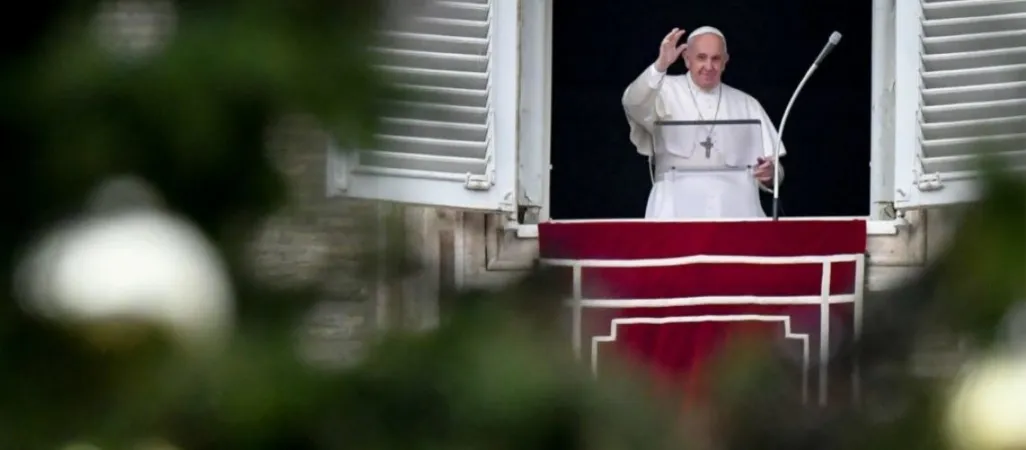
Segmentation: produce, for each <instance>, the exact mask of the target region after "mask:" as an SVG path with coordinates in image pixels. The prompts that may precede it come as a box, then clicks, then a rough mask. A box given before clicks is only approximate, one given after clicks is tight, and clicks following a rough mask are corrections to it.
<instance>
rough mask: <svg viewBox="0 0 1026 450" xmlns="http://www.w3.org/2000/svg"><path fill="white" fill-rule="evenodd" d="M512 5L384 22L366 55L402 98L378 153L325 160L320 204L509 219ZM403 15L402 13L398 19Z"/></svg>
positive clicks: (513, 122)
mask: <svg viewBox="0 0 1026 450" xmlns="http://www.w3.org/2000/svg"><path fill="white" fill-rule="evenodd" d="M517 4H518V2H517V1H515V0H510V1H507V0H449V1H445V0H428V1H426V2H417V3H414V4H411V6H413V5H418V6H417V7H416V9H414V10H413V11H412V12H404V11H398V12H399V13H400V14H407V16H406V17H402V18H401V19H399V20H397V21H393V22H391V23H389V25H388V26H387V27H386V28H387V29H384V30H382V35H381V39H380V44H379V45H378V46H377V47H376V48H375V50H376V51H377V52H379V53H380V54H381V56H382V60H383V61H384V63H383V64H382V65H381V69H382V71H383V72H384V74H385V75H386V76H388V77H390V79H391V80H393V81H394V82H395V83H396V84H397V87H399V88H400V90H401V91H402V94H401V96H400V97H397V98H392V99H386V100H388V105H389V108H387V110H388V113H387V114H386V116H385V117H384V119H383V126H382V128H381V129H380V130H379V134H378V141H379V145H378V147H379V148H374V149H365V150H361V151H355V152H349V154H339V153H338V152H335V151H332V153H331V155H330V157H329V158H330V159H329V172H328V190H329V195H343V196H349V197H357V198H368V199H375V200H385V201H394V202H402V203H412V204H420V205H429V206H440V207H451V208H461V209H472V210H483V211H515V202H516V198H515V196H514V194H513V192H514V189H515V187H516V173H517V172H516V170H517V167H516V164H517V156H516V149H517V99H518V92H517V89H518V67H517V64H518V54H517V39H518V34H517V33H518V24H517V20H518V19H517V12H518V8H517ZM408 9H409V8H407V10H408Z"/></svg>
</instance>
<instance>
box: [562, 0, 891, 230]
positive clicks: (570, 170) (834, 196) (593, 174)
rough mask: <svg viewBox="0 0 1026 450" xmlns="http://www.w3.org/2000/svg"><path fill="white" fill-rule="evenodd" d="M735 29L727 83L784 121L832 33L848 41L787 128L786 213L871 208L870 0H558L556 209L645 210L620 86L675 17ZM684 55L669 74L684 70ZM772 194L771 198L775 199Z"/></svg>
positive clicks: (622, 213) (641, 168)
mask: <svg viewBox="0 0 1026 450" xmlns="http://www.w3.org/2000/svg"><path fill="white" fill-rule="evenodd" d="M702 25H713V26H716V27H718V28H720V29H721V30H722V31H723V32H724V34H726V36H727V43H728V48H729V51H730V56H731V61H730V63H729V65H728V67H727V70H726V72H725V73H724V82H725V83H727V84H729V85H731V86H734V87H736V88H738V89H741V90H743V91H745V92H747V93H749V94H751V95H752V96H754V97H755V98H756V99H758V100H759V101H760V102H761V103H762V105H763V107H764V108H765V109H766V111H767V112H768V113H769V115H770V117H772V118H773V120H774V122H775V123H776V124H777V125H778V126H779V120H780V117H781V115H783V112H784V107H785V106H786V105H787V101H788V99H789V98H790V96H791V94H792V92H794V89H795V88H796V87H797V85H798V82H799V81H800V80H801V78H802V76H803V75H805V72H806V71H807V70H808V68H809V65H810V64H812V61H813V60H814V59H815V58H816V55H818V54H819V52H820V50H821V49H822V47H823V45H824V44H825V43H826V40H827V38H828V37H829V36H830V33H831V32H832V31H834V30H837V31H840V32H841V33H842V34H843V35H844V39H843V40H842V41H841V44H840V45H839V46H838V47H837V48H836V49H835V50H834V52H833V53H832V54H831V55H830V57H829V58H828V59H827V60H826V62H825V63H824V64H823V65H822V66H821V67H820V68H819V69H817V71H816V73H815V74H814V75H813V77H812V79H810V80H809V82H808V83H807V84H806V85H805V88H804V89H803V91H802V93H801V95H800V96H799V97H798V100H797V101H796V103H795V105H794V107H793V109H792V110H791V116H790V118H789V119H788V124H787V128H786V130H785V133H784V143H785V145H786V146H787V149H788V156H787V157H785V158H784V159H783V161H784V166H785V167H786V169H787V177H786V182H785V184H784V186H783V187H782V189H781V201H782V206H783V213H784V214H783V215H786V216H859V215H866V214H868V211H869V207H868V204H869V155H870V150H869V144H870V142H869V127H870V95H869V94H870V92H869V90H870V72H871V65H870V45H871V41H870V36H871V31H872V30H871V29H872V10H871V2H869V1H858V2H854V1H842V0H816V1H814V0H777V1H773V2H768V1H760V0H720V1H717V2H695V1H680V0H636V1H623V0H588V1H585V0H559V1H558V2H557V3H556V4H555V19H554V25H553V28H554V35H555V36H554V44H553V45H554V49H553V72H554V73H553V99H552V102H553V104H552V111H553V114H552V120H553V124H552V166H553V167H552V173H551V176H552V177H551V180H552V181H551V192H552V194H551V195H552V214H551V216H552V217H553V218H554V219H586V218H633V217H641V216H643V215H644V210H645V202H646V200H647V198H648V191H649V188H650V187H651V182H650V180H649V176H648V172H647V168H646V161H645V159H644V158H643V157H642V156H641V155H638V154H637V153H636V152H635V149H634V147H633V146H632V145H631V143H630V141H629V140H628V137H627V131H628V128H627V122H626V119H625V117H624V113H623V108H622V106H621V105H620V96H621V95H622V93H623V91H624V89H625V88H626V87H627V85H628V84H629V83H630V82H631V81H633V80H634V78H635V77H637V75H638V74H640V73H641V71H642V70H644V69H645V68H646V67H647V66H648V65H649V64H651V63H652V62H653V61H654V60H655V58H656V55H657V52H658V49H657V47H658V44H659V41H660V39H662V37H663V36H664V35H666V33H667V32H668V31H669V30H670V29H671V28H673V27H675V26H676V27H683V28H685V29H687V30H688V31H691V30H694V29H695V28H697V27H699V26H702ZM684 70H685V68H684V64H683V62H679V63H677V64H675V65H674V66H672V67H671V68H670V73H682V72H684ZM770 200H771V198H769V196H765V195H764V197H763V205H764V209H765V210H766V211H767V212H768V211H769V209H770Z"/></svg>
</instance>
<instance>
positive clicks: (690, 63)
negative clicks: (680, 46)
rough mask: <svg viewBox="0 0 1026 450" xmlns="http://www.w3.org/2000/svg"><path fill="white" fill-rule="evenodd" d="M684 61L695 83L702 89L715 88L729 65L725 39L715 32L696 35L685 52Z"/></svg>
mask: <svg viewBox="0 0 1026 450" xmlns="http://www.w3.org/2000/svg"><path fill="white" fill-rule="evenodd" d="M684 62H685V63H686V65H687V67H688V71H690V72H691V77H692V78H693V79H694V80H695V84H697V85H698V86H699V87H701V88H702V89H713V88H715V87H716V86H718V85H719V84H720V77H721V76H722V75H723V69H724V68H726V66H727V53H726V52H725V51H724V48H723V40H722V39H720V37H719V36H717V35H715V34H703V35H701V36H695V38H694V39H692V40H691V43H690V44H688V49H687V50H686V51H685V52H684Z"/></svg>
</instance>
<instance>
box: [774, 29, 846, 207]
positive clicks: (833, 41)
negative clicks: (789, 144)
mask: <svg viewBox="0 0 1026 450" xmlns="http://www.w3.org/2000/svg"><path fill="white" fill-rule="evenodd" d="M840 42H841V33H838V32H836V31H835V32H833V33H831V34H830V38H829V39H827V44H826V46H824V47H823V50H822V51H821V52H819V56H817V57H816V60H815V61H814V62H813V63H812V66H811V67H809V71H808V72H805V76H804V77H802V81H801V82H800V83H798V88H797V89H795V90H794V94H791V100H790V101H788V102H787V107H786V108H784V116H783V117H782V118H781V119H780V131H779V132H778V133H777V142H775V143H774V146H773V220H779V219H780V145H781V142H783V140H784V126H785V125H787V116H788V115H789V114H791V107H792V106H794V100H795V99H796V98H798V93H799V92H801V91H802V88H803V87H805V83H806V82H807V81H809V78H811V77H812V73H813V72H815V71H816V68H818V67H819V65H820V64H821V63H822V62H823V60H824V59H826V57H827V55H829V54H830V52H832V51H833V50H834V47H837V44H838V43H840Z"/></svg>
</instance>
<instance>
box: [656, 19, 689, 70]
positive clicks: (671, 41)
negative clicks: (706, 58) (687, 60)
mask: <svg viewBox="0 0 1026 450" xmlns="http://www.w3.org/2000/svg"><path fill="white" fill-rule="evenodd" d="M681 36H684V30H682V29H679V28H674V29H673V30H670V34H667V35H666V37H665V38H663V42H662V43H661V44H659V59H657V60H656V62H655V67H656V69H657V70H659V71H660V72H666V69H667V68H669V67H670V65H671V64H673V63H674V62H676V61H677V58H680V54H681V53H683V52H684V50H685V49H687V48H688V44H687V42H685V43H682V44H680V45H678V44H677V42H679V41H680V38H681Z"/></svg>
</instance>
